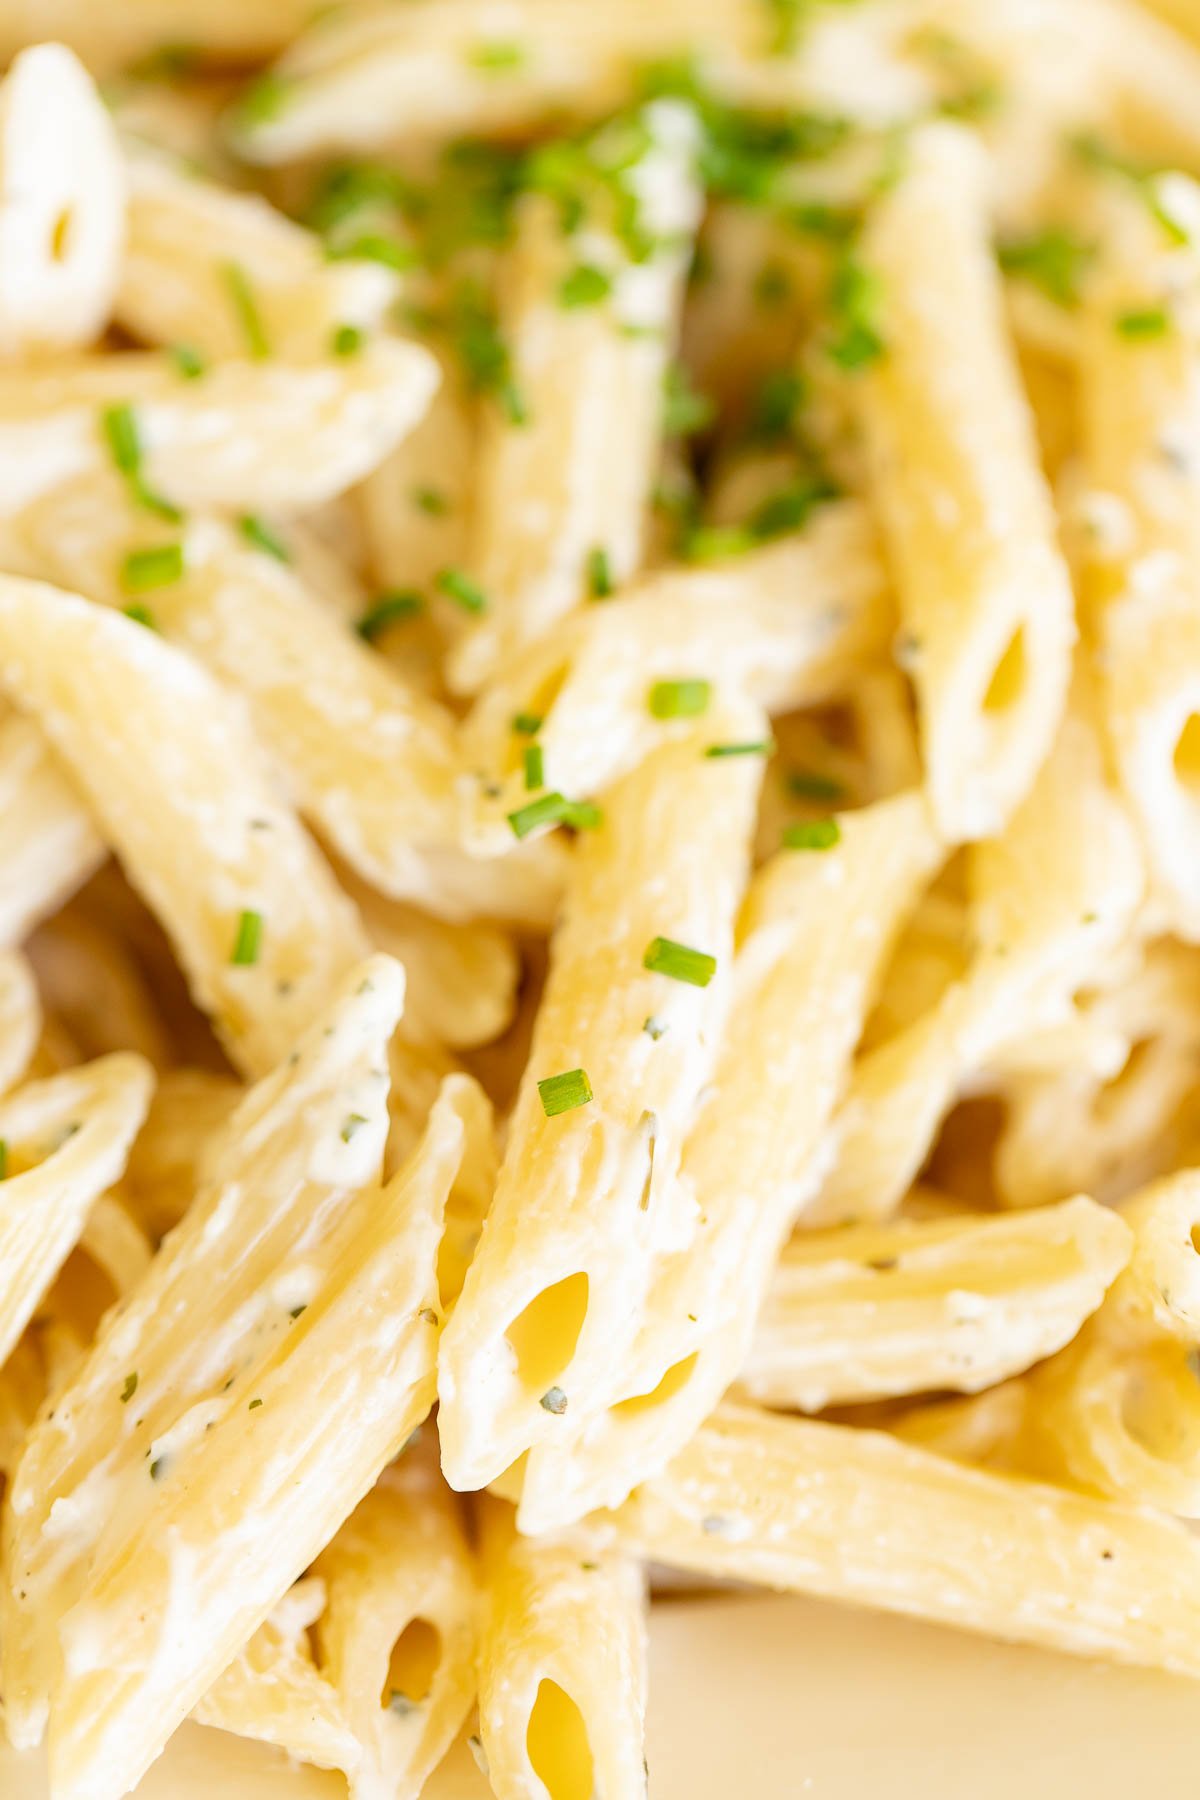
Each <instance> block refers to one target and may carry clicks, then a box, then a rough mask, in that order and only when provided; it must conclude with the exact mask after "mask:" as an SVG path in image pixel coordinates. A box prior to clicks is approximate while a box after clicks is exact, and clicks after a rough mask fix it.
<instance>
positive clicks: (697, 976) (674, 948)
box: [642, 937, 717, 988]
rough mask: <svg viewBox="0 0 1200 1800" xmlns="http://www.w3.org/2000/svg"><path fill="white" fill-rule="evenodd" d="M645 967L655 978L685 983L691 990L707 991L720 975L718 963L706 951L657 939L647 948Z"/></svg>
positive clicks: (670, 939)
mask: <svg viewBox="0 0 1200 1800" xmlns="http://www.w3.org/2000/svg"><path fill="white" fill-rule="evenodd" d="M642 967H643V968H644V969H649V970H650V972H651V974H652V975H665V976H667V977H668V979H669V980H671V981H685V982H687V984H688V986H689V987H699V988H705V987H707V986H708V984H709V982H710V981H711V980H712V978H713V976H714V975H715V974H716V972H717V959H716V957H715V956H709V955H708V954H707V952H706V951H704V950H691V949H689V948H688V946H687V945H686V944H677V943H676V942H675V940H674V938H665V937H656V938H651V940H650V942H649V943H648V944H647V945H646V953H645V955H644V956H643V957H642Z"/></svg>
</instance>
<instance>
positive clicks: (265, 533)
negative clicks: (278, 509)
mask: <svg viewBox="0 0 1200 1800" xmlns="http://www.w3.org/2000/svg"><path fill="white" fill-rule="evenodd" d="M238 530H239V531H240V532H241V534H242V536H243V537H244V538H245V540H246V542H247V543H248V544H250V545H252V547H253V548H254V549H255V550H261V551H262V552H263V555H264V556H273V557H274V558H275V561H276V562H281V563H286V562H291V560H292V557H291V552H290V551H289V549H288V547H287V545H286V544H285V543H284V541H283V539H282V538H281V537H279V536H277V535H276V533H275V532H274V531H272V530H271V527H270V526H269V525H268V524H267V522H266V520H265V519H260V518H259V517H258V515H257V514H256V513H243V514H242V516H241V518H240V519H239V520H238Z"/></svg>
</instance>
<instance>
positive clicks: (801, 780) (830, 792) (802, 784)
mask: <svg viewBox="0 0 1200 1800" xmlns="http://www.w3.org/2000/svg"><path fill="white" fill-rule="evenodd" d="M787 788H788V793H789V794H794V795H795V796H796V798H797V800H824V801H825V802H827V803H828V804H829V805H836V804H837V802H838V801H839V800H844V799H845V797H846V790H845V788H844V787H843V786H842V784H841V782H840V781H838V780H836V779H835V777H834V776H832V775H823V774H822V773H821V771H820V770H819V769H791V770H789V772H788V778H787Z"/></svg>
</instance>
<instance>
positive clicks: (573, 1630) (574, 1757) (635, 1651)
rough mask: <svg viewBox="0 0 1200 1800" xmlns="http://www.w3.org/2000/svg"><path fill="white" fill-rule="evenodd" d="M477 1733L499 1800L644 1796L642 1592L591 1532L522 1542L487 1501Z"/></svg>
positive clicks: (634, 1574) (634, 1575)
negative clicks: (546, 1795)
mask: <svg viewBox="0 0 1200 1800" xmlns="http://www.w3.org/2000/svg"><path fill="white" fill-rule="evenodd" d="M483 1570H484V1583H485V1586H484V1620H483V1628H482V1632H481V1642H480V1682H479V1735H480V1738H481V1740H482V1751H483V1756H482V1761H483V1763H484V1766H485V1767H486V1769H487V1774H488V1780H489V1782H490V1784H491V1788H492V1792H493V1793H494V1794H495V1795H497V1797H498V1800H537V1796H538V1794H539V1790H540V1791H541V1792H542V1793H545V1792H549V1793H552V1794H558V1793H561V1794H585V1793H613V1794H622V1795H625V1794H628V1795H629V1796H630V1797H631V1800H633V1797H634V1796H638V1795H641V1794H644V1793H645V1791H646V1765H645V1758H644V1755H643V1750H642V1739H643V1720H644V1718H645V1710H646V1641H645V1640H646V1627H645V1622H644V1584H643V1580H642V1576H641V1573H640V1571H639V1570H638V1568H637V1565H636V1563H634V1562H633V1561H631V1560H630V1559H629V1558H628V1557H627V1556H625V1555H624V1554H623V1553H622V1551H621V1550H620V1549H618V1548H614V1547H613V1546H612V1545H609V1544H605V1543H604V1542H603V1540H599V1541H598V1539H597V1534H596V1533H594V1532H591V1531H589V1530H588V1529H587V1528H586V1527H580V1528H579V1529H578V1530H576V1531H574V1532H571V1533H566V1534H563V1535H562V1536H559V1537H557V1538H550V1539H547V1540H543V1541H541V1542H531V1541H530V1540H529V1539H526V1538H520V1537H517V1536H516V1534H515V1533H514V1531H513V1526H512V1516H511V1511H510V1509H509V1508H507V1507H505V1506H504V1505H503V1504H502V1503H501V1502H499V1501H493V1502H490V1503H487V1502H485V1512H484V1523H483Z"/></svg>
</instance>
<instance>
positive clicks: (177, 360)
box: [167, 344, 208, 381]
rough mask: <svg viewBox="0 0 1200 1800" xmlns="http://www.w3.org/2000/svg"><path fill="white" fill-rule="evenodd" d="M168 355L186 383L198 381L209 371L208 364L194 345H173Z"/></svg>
mask: <svg viewBox="0 0 1200 1800" xmlns="http://www.w3.org/2000/svg"><path fill="white" fill-rule="evenodd" d="M167 355H168V356H169V357H170V358H171V361H172V362H173V363H174V364H175V367H176V369H177V370H178V372H179V374H180V375H182V376H183V379H184V380H185V381H196V380H197V379H198V378H199V377H200V376H201V375H203V374H205V373H206V372H207V370H208V362H207V360H206V359H205V358H204V357H203V356H202V355H201V353H200V351H199V350H197V349H196V348H195V347H194V346H193V345H192V344H172V345H171V347H170V349H169V350H168V351H167Z"/></svg>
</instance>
